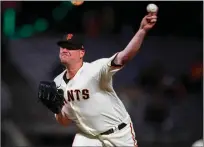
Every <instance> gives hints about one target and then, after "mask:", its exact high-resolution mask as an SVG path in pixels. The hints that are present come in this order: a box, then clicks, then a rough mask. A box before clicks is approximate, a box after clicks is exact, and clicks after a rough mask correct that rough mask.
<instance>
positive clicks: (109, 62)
mask: <svg viewBox="0 0 204 147" xmlns="http://www.w3.org/2000/svg"><path fill="white" fill-rule="evenodd" d="M117 54H118V53H116V54H114V55H113V56H111V57H110V58H102V59H99V60H96V61H95V65H94V67H95V69H98V70H99V76H98V78H103V79H104V78H110V77H112V76H113V75H114V74H115V73H116V72H118V71H119V70H120V69H122V68H123V66H122V65H116V64H115V63H114V59H115V57H116V56H117Z"/></svg>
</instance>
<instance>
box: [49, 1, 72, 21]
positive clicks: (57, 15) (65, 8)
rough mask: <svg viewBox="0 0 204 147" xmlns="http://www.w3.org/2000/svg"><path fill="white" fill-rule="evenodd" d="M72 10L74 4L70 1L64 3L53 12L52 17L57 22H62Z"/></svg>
mask: <svg viewBox="0 0 204 147" xmlns="http://www.w3.org/2000/svg"><path fill="white" fill-rule="evenodd" d="M71 9H72V4H71V3H70V1H65V2H62V3H61V4H60V6H59V7H56V8H55V9H54V10H53V11H52V16H53V18H54V20H55V21H60V20H62V19H63V18H65V16H66V15H67V13H68V12H69V10H71Z"/></svg>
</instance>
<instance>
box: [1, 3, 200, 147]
mask: <svg viewBox="0 0 204 147" xmlns="http://www.w3.org/2000/svg"><path fill="white" fill-rule="evenodd" d="M148 3H150V1H146V2H145V1H143V2H139V1H137V2H136V1H135V2H109V1H107V2H91V1H89V2H88V1H86V2H84V3H83V4H82V5H80V6H74V5H73V4H72V3H71V2H69V1H62V2H60V1H59V2H54V1H53V2H40V1H38V2H37V1H36V2H28V1H27V2H26V1H23V2H20V1H19V2H17V1H15V2H12V1H1V22H2V23H1V27H2V31H1V36H2V38H1V42H2V48H1V49H2V50H1V51H2V54H1V59H2V60H1V63H2V64H1V68H2V73H1V75H2V80H1V118H2V120H1V121H2V123H1V125H2V126H1V133H2V135H1V144H2V146H10V145H12V146H71V144H72V141H73V137H74V135H75V131H76V128H75V126H74V125H72V126H70V127H67V128H65V127H62V126H60V125H59V124H57V122H56V121H55V118H54V115H53V114H52V113H51V112H49V111H48V110H47V109H46V108H45V107H43V106H42V104H41V103H37V88H38V84H39V81H41V80H51V79H53V78H54V77H55V76H56V75H57V74H58V73H60V72H61V71H62V70H63V67H62V66H61V65H60V63H59V59H58V52H59V49H58V47H57V45H56V41H57V40H59V39H60V38H61V37H62V35H63V34H65V33H68V32H72V33H79V34H83V35H84V37H85V44H84V46H85V48H86V52H87V53H86V57H85V60H86V61H89V62H90V61H94V60H96V59H98V58H103V57H110V56H112V55H113V54H114V53H115V52H117V51H120V50H122V49H123V48H124V47H125V46H126V45H127V44H128V42H129V41H130V39H131V38H132V37H133V35H134V34H135V33H136V31H137V30H138V28H139V25H140V22H141V19H142V18H143V17H144V15H145V14H146V13H147V12H146V6H147V4H148ZM154 3H155V4H157V5H158V7H159V13H158V22H157V24H156V26H155V27H154V29H152V30H151V31H150V32H149V34H148V36H147V37H146V38H145V40H144V43H143V45H142V47H141V50H140V51H139V52H138V54H137V56H136V57H135V58H134V59H133V60H132V61H131V62H130V63H129V64H128V65H127V66H126V67H125V68H124V69H123V70H121V71H120V72H118V73H117V74H116V75H115V76H114V87H115V89H116V91H117V92H118V95H119V96H120V98H121V100H122V101H123V102H124V104H125V106H126V108H127V110H128V112H129V113H130V115H131V117H132V120H133V123H134V127H135V131H136V139H137V140H138V144H139V147H181V146H182V147H190V146H192V144H193V143H194V142H195V141H197V140H199V139H201V138H203V135H202V134H203V133H202V130H203V118H202V116H203V88H202V85H203V83H202V82H203V2H202V1H200V2H198V1H197V2H190V1H189V2H176V1H174V2H173V1H172V2H165V1H163V2H161V1H160V2H155V1H154Z"/></svg>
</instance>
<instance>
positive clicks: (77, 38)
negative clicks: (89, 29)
mask: <svg viewBox="0 0 204 147" xmlns="http://www.w3.org/2000/svg"><path fill="white" fill-rule="evenodd" d="M57 45H58V46H60V47H63V48H67V49H70V50H77V49H82V50H84V46H83V37H82V36H81V35H78V34H71V33H70V34H66V35H64V36H63V38H62V39H61V40H60V41H58V42H57Z"/></svg>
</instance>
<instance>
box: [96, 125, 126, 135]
mask: <svg viewBox="0 0 204 147" xmlns="http://www.w3.org/2000/svg"><path fill="white" fill-rule="evenodd" d="M126 125H127V124H126V123H121V124H119V125H118V126H117V127H118V130H121V129H123V128H124V127H125V126H126ZM112 133H114V129H113V128H112V129H109V130H107V131H105V132H103V133H101V134H100V135H109V134H112Z"/></svg>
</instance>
